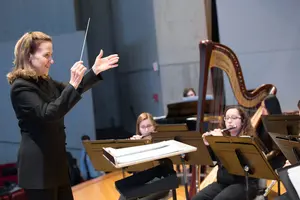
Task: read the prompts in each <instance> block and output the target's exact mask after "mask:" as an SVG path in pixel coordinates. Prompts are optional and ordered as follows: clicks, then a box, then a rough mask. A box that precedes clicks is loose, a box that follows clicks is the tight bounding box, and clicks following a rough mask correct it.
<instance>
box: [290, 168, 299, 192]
mask: <svg viewBox="0 0 300 200" xmlns="http://www.w3.org/2000/svg"><path fill="white" fill-rule="evenodd" d="M287 173H288V176H289V178H290V181H291V183H292V184H293V186H294V188H295V190H296V192H297V194H298V197H300V179H299V174H300V166H299V165H298V166H296V167H293V168H290V169H288V170H287Z"/></svg>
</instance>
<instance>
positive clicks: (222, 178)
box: [192, 106, 258, 200]
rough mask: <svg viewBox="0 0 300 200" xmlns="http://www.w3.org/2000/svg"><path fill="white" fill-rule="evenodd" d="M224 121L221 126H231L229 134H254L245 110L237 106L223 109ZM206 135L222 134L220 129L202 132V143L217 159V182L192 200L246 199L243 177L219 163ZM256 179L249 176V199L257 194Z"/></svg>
mask: <svg viewBox="0 0 300 200" xmlns="http://www.w3.org/2000/svg"><path fill="white" fill-rule="evenodd" d="M224 113H225V116H224V121H223V124H222V128H231V127H235V128H234V129H231V130H229V131H228V132H229V133H230V135H231V136H242V135H249V136H255V135H256V134H255V131H254V129H253V127H252V126H251V124H250V121H249V118H248V116H247V115H246V113H245V111H244V110H242V108H240V107H238V106H231V107H228V108H227V109H226V110H225V112H224ZM208 135H212V136H223V133H222V131H221V129H215V130H213V131H210V132H206V133H204V134H203V140H204V143H205V144H206V145H207V146H208V149H209V150H210V153H211V154H212V157H214V158H215V159H216V160H217V164H218V167H219V169H218V172H217V182H214V183H212V184H210V185H208V186H207V187H205V188H204V189H202V190H201V191H200V192H198V193H197V194H196V195H195V196H194V197H193V198H192V200H203V199H205V200H225V199H228V200H229V199H230V200H241V199H246V196H245V195H246V193H245V187H246V185H245V177H244V176H237V175H232V174H229V172H228V171H227V170H226V168H225V167H224V166H223V165H222V164H221V162H220V161H219V160H218V158H217V157H216V156H214V154H213V152H212V150H211V149H210V148H209V144H208V142H207V141H206V140H205V137H206V136H208ZM257 189H258V179H255V178H249V190H248V191H249V199H254V198H255V197H256V195H257Z"/></svg>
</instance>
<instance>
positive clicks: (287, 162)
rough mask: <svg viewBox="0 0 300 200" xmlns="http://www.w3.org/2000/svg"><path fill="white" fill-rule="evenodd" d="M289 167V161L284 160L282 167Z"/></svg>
mask: <svg viewBox="0 0 300 200" xmlns="http://www.w3.org/2000/svg"><path fill="white" fill-rule="evenodd" d="M289 165H291V163H290V161H289V160H286V161H285V164H284V166H283V167H287V166H289Z"/></svg>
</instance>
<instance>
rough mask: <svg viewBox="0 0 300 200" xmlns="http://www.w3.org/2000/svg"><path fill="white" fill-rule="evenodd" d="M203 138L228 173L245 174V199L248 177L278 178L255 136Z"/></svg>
mask: <svg viewBox="0 0 300 200" xmlns="http://www.w3.org/2000/svg"><path fill="white" fill-rule="evenodd" d="M205 139H206V140H207V142H208V143H209V144H210V147H211V148H212V150H213V151H214V153H215V155H216V156H217V157H218V159H219V160H220V162H221V163H222V165H223V166H224V167H225V168H226V169H227V171H228V172H229V173H231V174H235V175H239V176H245V181H246V197H247V199H248V198H249V197H248V189H249V188H248V179H249V177H252V178H264V179H271V180H279V177H278V175H277V174H276V172H275V171H274V170H273V169H272V167H271V166H270V164H269V162H268V161H267V158H266V156H265V155H264V153H263V151H262V148H261V145H260V143H259V142H258V140H257V139H256V138H253V137H230V136H229V137H222V136H207V137H206V138H205Z"/></svg>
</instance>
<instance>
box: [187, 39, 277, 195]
mask: <svg viewBox="0 0 300 200" xmlns="http://www.w3.org/2000/svg"><path fill="white" fill-rule="evenodd" d="M199 50H200V76H199V90H198V96H199V99H198V107H197V123H196V131H197V132H199V133H203V132H204V108H205V96H206V91H207V85H208V77H209V72H211V77H212V80H213V83H212V84H213V97H214V103H215V105H214V110H215V111H217V112H218V114H219V115H221V114H222V113H223V110H224V109H223V106H224V105H222V102H224V95H223V92H222V91H220V86H219V85H217V84H214V83H215V82H216V81H215V80H216V79H218V78H219V79H220V77H221V78H222V74H223V73H221V72H225V73H226V74H227V76H228V80H229V82H230V85H231V88H232V91H233V94H234V96H235V98H236V100H237V102H238V104H239V105H241V106H242V107H245V108H257V107H258V105H259V104H260V103H261V102H262V101H263V100H264V99H265V98H266V97H267V96H268V95H269V94H276V91H277V90H276V87H275V86H274V85H272V84H264V85H261V86H259V87H258V88H256V89H254V90H247V88H246V85H245V81H244V77H243V73H242V69H241V66H240V63H239V61H238V58H237V56H236V55H235V53H234V52H233V51H232V50H231V49H230V48H229V47H227V46H225V45H222V44H219V43H215V42H212V41H210V40H203V41H201V42H200V44H199ZM260 116H261V109H260V108H259V109H258V110H257V113H256V114H255V115H254V118H253V120H252V124H253V125H254V126H255V124H254V123H257V122H258V120H260ZM216 171H217V170H213V171H212V173H216ZM207 177H210V178H211V179H212V180H211V181H208V180H206V179H204V181H203V183H205V184H209V183H211V182H212V181H214V179H215V176H212V174H209V175H208V176H207ZM212 177H214V178H212ZM200 187H201V188H203V187H204V186H203V185H201V186H200ZM197 189H198V186H197V183H196V169H195V167H193V170H192V185H191V190H190V196H193V195H194V194H195V193H196V190H197Z"/></svg>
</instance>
